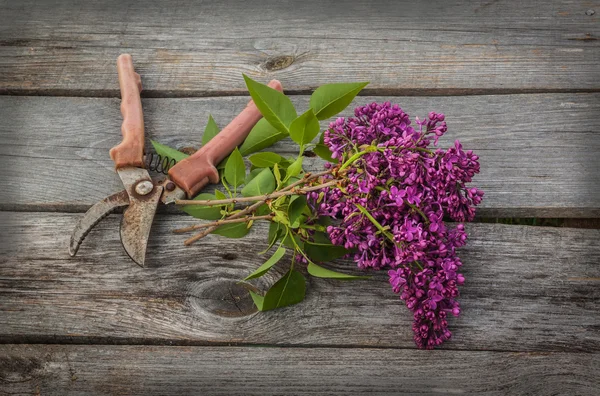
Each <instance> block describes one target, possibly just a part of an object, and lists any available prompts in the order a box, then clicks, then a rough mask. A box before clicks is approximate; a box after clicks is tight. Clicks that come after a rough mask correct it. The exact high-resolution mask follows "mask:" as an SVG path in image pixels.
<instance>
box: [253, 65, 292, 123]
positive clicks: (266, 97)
mask: <svg viewBox="0 0 600 396" xmlns="http://www.w3.org/2000/svg"><path fill="white" fill-rule="evenodd" d="M244 80H245V81H246V86H247V87H248V92H250V96H252V100H253V101H254V104H255V105H256V107H258V109H259V110H260V113H261V114H262V115H263V117H264V118H265V119H266V120H267V121H269V123H270V124H271V125H272V126H273V127H274V128H275V129H277V130H278V131H279V132H282V133H285V134H288V133H289V126H290V124H291V123H292V121H293V120H294V119H295V118H296V117H297V114H296V109H295V108H294V105H293V104H292V101H291V100H290V99H289V98H288V97H287V96H285V95H284V94H283V93H282V92H279V91H278V90H276V89H273V88H271V87H269V86H267V85H265V84H261V83H259V82H257V81H254V80H253V79H251V78H250V77H248V76H247V75H245V74H244Z"/></svg>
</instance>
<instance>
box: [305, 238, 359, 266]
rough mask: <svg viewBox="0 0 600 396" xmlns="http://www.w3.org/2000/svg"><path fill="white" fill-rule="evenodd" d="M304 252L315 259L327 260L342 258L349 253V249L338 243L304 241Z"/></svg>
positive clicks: (318, 260) (319, 260)
mask: <svg viewBox="0 0 600 396" xmlns="http://www.w3.org/2000/svg"><path fill="white" fill-rule="evenodd" d="M304 253H306V255H307V256H308V257H310V258H311V259H312V260H314V261H317V262H325V261H331V260H335V259H337V258H340V257H342V256H344V255H346V254H348V253H349V250H348V249H346V248H345V247H343V246H338V245H332V244H326V243H316V242H304Z"/></svg>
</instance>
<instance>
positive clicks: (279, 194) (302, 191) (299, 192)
mask: <svg viewBox="0 0 600 396" xmlns="http://www.w3.org/2000/svg"><path fill="white" fill-rule="evenodd" d="M338 181H339V180H337V179H334V180H331V181H329V182H327V183H323V184H318V185H316V186H311V187H305V188H300V189H294V188H292V189H289V190H288V189H285V190H279V191H275V192H272V193H270V194H265V195H257V196H254V197H239V198H230V199H202V200H200V199H197V200H195V199H180V200H177V201H175V203H176V204H177V205H202V206H220V205H228V204H232V203H233V204H236V203H239V202H256V201H266V200H269V199H273V198H279V197H283V196H286V195H296V194H297V195H302V194H306V193H307V192H311V191H315V190H320V189H322V188H325V187H330V186H332V185H334V184H336V183H338ZM288 187H289V186H288Z"/></svg>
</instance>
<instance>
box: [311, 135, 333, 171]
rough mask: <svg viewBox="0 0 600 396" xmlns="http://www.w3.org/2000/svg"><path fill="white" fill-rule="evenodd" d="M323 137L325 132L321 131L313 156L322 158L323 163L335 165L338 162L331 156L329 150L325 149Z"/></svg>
mask: <svg viewBox="0 0 600 396" xmlns="http://www.w3.org/2000/svg"><path fill="white" fill-rule="evenodd" d="M324 136H325V131H323V133H321V137H320V138H319V143H318V144H317V145H316V146H315V147H314V148H313V151H314V153H315V154H317V155H318V156H319V157H321V158H323V159H324V160H325V161H327V162H331V163H334V164H336V163H338V162H339V161H338V160H337V159H335V158H333V157H332V156H331V150H329V147H327V146H326V145H325V143H324V142H323V138H324Z"/></svg>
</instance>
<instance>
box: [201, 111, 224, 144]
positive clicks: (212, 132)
mask: <svg viewBox="0 0 600 396" xmlns="http://www.w3.org/2000/svg"><path fill="white" fill-rule="evenodd" d="M219 132H220V130H219V127H218V126H217V123H216V122H215V120H214V118H213V117H212V115H210V114H209V115H208V123H207V124H206V128H204V134H203V135H202V145H203V146H204V145H205V144H206V143H208V142H210V140H211V139H212V138H214V137H215V136H217V135H218V133H219Z"/></svg>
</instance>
